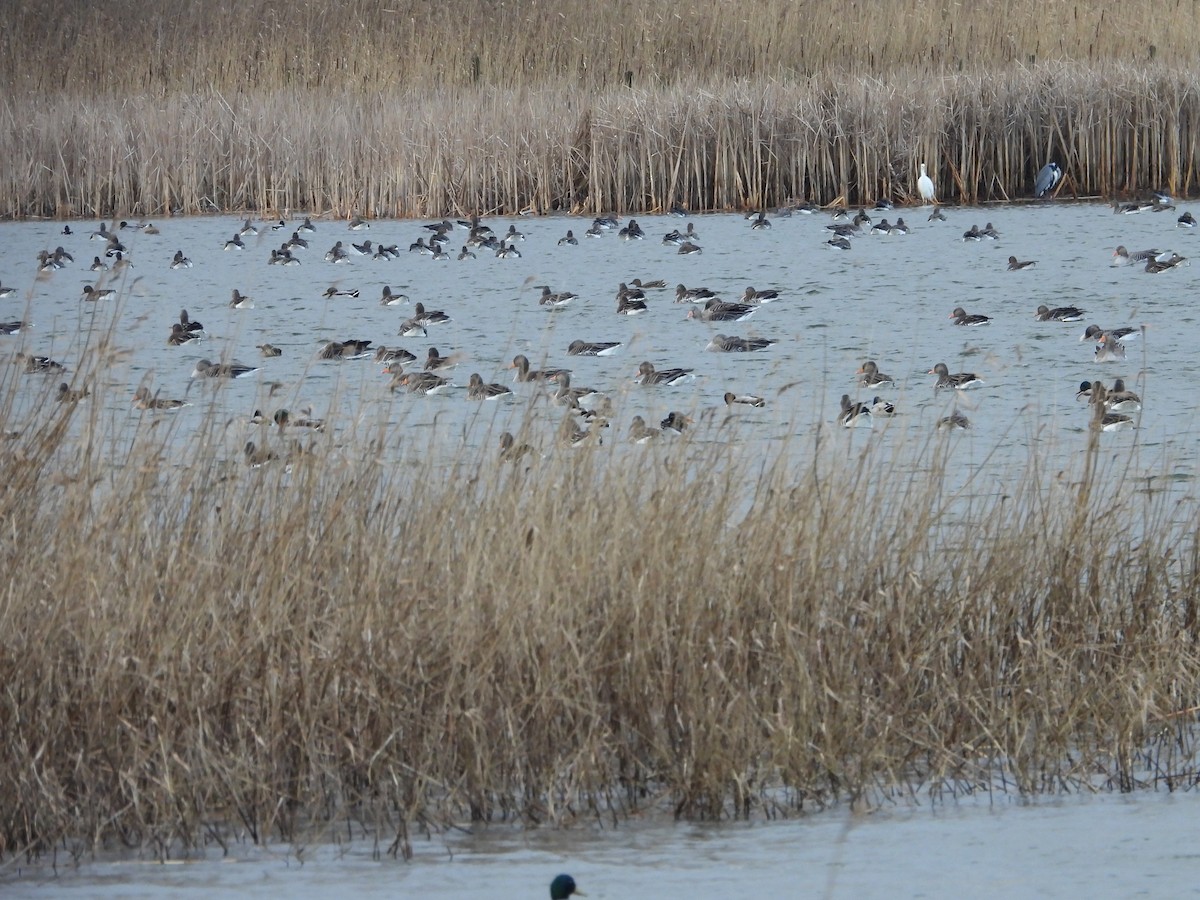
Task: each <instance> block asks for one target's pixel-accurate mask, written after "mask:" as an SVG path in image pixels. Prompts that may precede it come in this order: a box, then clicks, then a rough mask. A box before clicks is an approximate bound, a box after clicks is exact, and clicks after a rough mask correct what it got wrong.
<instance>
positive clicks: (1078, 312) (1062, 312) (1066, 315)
mask: <svg viewBox="0 0 1200 900" xmlns="http://www.w3.org/2000/svg"><path fill="white" fill-rule="evenodd" d="M1086 314H1087V313H1086V311H1085V310H1082V309H1080V308H1079V307H1077V306H1056V307H1054V309H1050V307H1048V306H1046V305H1045V304H1042V305H1040V306H1038V308H1037V312H1036V313H1034V314H1033V317H1034V318H1035V319H1037V320H1038V321H1039V322H1078V321H1080V320H1082V319H1083V317H1084V316H1085V315H1086Z"/></svg>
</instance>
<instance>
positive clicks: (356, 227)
mask: <svg viewBox="0 0 1200 900" xmlns="http://www.w3.org/2000/svg"><path fill="white" fill-rule="evenodd" d="M305 221H306V222H307V221H308V220H307V219H305ZM347 227H348V228H349V229H350V230H351V231H366V230H367V229H368V228H370V227H371V224H370V223H369V222H368V221H367V220H366V219H364V218H363V217H362V216H355V217H354V218H353V219H351V220H350V222H349V225H348V226H347Z"/></svg>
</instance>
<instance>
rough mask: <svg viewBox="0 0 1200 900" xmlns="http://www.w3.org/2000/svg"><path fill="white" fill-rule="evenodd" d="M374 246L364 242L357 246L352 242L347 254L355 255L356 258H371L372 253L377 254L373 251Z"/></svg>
mask: <svg viewBox="0 0 1200 900" xmlns="http://www.w3.org/2000/svg"><path fill="white" fill-rule="evenodd" d="M373 246H374V245H372V243H371V242H370V241H363V242H362V243H361V244H356V243H354V242H353V241H351V242H350V249H349V250H347V251H346V252H347V253H353V254H354V255H355V256H370V255H371V254H372V253H374V252H375V250H374V249H373Z"/></svg>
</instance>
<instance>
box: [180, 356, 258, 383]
mask: <svg viewBox="0 0 1200 900" xmlns="http://www.w3.org/2000/svg"><path fill="white" fill-rule="evenodd" d="M257 371H258V367H257V366H247V365H245V364H243V363H239V362H230V363H214V362H209V361H208V360H207V359H202V360H200V362H198V363H196V368H195V369H193V370H192V378H246V377H248V376H250V375H253V374H254V373H255V372H257Z"/></svg>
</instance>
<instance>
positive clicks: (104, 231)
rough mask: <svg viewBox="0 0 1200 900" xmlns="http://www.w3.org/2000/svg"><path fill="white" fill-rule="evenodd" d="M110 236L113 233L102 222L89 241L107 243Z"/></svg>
mask: <svg viewBox="0 0 1200 900" xmlns="http://www.w3.org/2000/svg"><path fill="white" fill-rule="evenodd" d="M110 234H112V232H110V231H109V230H108V226H107V225H105V224H104V223H103V222H101V223H100V227H99V228H97V229H96V230H95V231H93V232H92V233H91V235H90V236H89V238H88V240H91V241H107V240H108V238H109V235H110Z"/></svg>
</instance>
